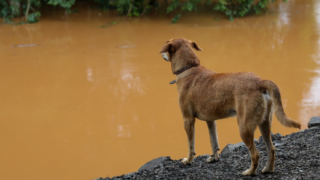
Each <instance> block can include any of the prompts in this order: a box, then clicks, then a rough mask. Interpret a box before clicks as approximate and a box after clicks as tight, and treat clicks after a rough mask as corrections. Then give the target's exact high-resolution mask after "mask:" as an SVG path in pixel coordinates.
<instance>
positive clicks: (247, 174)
mask: <svg viewBox="0 0 320 180" xmlns="http://www.w3.org/2000/svg"><path fill="white" fill-rule="evenodd" d="M241 174H242V175H244V176H252V175H255V174H256V173H255V172H253V171H252V170H251V169H247V170H246V171H243V172H242V173H241Z"/></svg>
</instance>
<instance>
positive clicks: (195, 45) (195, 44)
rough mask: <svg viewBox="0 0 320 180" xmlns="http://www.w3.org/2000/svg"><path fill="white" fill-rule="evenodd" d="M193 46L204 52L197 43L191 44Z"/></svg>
mask: <svg viewBox="0 0 320 180" xmlns="http://www.w3.org/2000/svg"><path fill="white" fill-rule="evenodd" d="M191 46H192V47H193V48H194V49H195V50H197V51H203V50H202V49H201V48H200V47H199V46H198V45H197V43H196V42H191Z"/></svg>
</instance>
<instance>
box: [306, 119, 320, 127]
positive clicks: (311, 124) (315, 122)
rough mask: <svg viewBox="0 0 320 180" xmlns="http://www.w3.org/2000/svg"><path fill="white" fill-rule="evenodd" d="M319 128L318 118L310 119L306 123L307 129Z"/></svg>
mask: <svg viewBox="0 0 320 180" xmlns="http://www.w3.org/2000/svg"><path fill="white" fill-rule="evenodd" d="M315 126H320V116H315V117H312V118H311V119H310V121H309V122H308V128H311V127H315Z"/></svg>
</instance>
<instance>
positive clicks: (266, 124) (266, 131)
mask: <svg viewBox="0 0 320 180" xmlns="http://www.w3.org/2000/svg"><path fill="white" fill-rule="evenodd" d="M272 113H273V110H272V102H271V101H269V102H268V109H267V112H266V117H265V119H264V120H263V121H262V123H261V124H260V125H259V129H260V132H261V135H262V137H263V140H264V142H265V145H266V149H267V151H268V162H267V165H266V167H264V168H263V169H262V172H263V173H265V172H269V173H271V172H273V171H274V160H275V151H276V149H275V148H274V146H273V144H272V139H271V122H272Z"/></svg>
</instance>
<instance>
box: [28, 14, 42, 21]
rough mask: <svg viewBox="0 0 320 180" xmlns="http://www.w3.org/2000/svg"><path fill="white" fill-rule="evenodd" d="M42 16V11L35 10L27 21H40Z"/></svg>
mask: <svg viewBox="0 0 320 180" xmlns="http://www.w3.org/2000/svg"><path fill="white" fill-rule="evenodd" d="M40 16H41V13H40V12H34V13H31V14H28V17H27V22H28V23H35V22H38V21H39V18H40Z"/></svg>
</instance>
